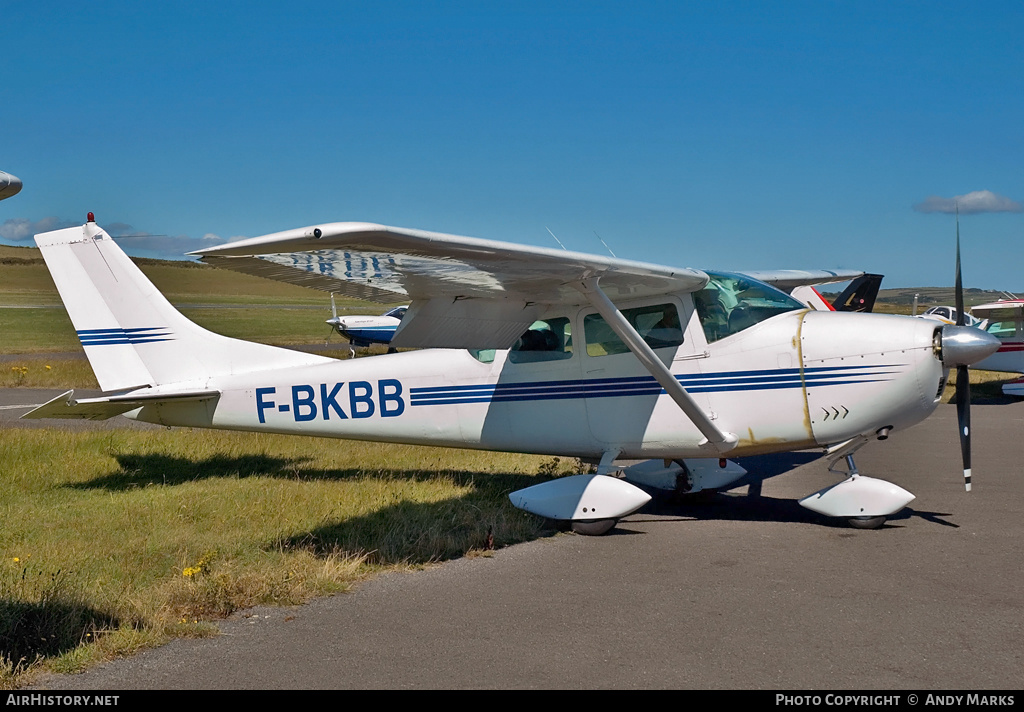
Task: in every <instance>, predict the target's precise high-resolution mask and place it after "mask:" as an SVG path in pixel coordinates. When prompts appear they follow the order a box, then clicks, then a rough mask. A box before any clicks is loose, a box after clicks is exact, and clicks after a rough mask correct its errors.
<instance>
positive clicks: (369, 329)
mask: <svg viewBox="0 0 1024 712" xmlns="http://www.w3.org/2000/svg"><path fill="white" fill-rule="evenodd" d="M408 309H409V306H408V305H405V306H400V307H395V308H394V309H389V310H388V311H386V312H384V313H383V314H381V315H380V316H370V315H365V314H354V315H351V316H338V307H337V306H336V305H335V303H334V294H331V314H332V316H331V318H330V319H328V320H327V323H328V324H330V325H331V329H332V330H334V331H337V332H338V333H339V334H341V335H342V336H344V337H345V338H346V339H348V343H349V356H350V357H354V356H355V355H356V347H357V346H362V347H366V346H371V345H373V344H385V345H389V346H390V344H391V339H392V337H394V335H395V331H397V330H398V326H399V324H401V323H402V317H404V316H405V312H406V311H407V310H408ZM328 338H329V337H328ZM388 353H389V354H390V353H395V349H393V348H389V349H388Z"/></svg>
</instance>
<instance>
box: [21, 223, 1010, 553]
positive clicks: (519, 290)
mask: <svg viewBox="0 0 1024 712" xmlns="http://www.w3.org/2000/svg"><path fill="white" fill-rule="evenodd" d="M36 244H37V245H38V246H39V248H40V249H41V251H42V254H43V257H44V259H45V260H46V263H47V266H48V268H49V269H50V273H51V275H52V276H53V279H54V282H55V283H56V285H57V288H58V290H59V291H60V294H61V298H62V299H63V300H64V304H65V306H66V308H67V311H68V314H69V315H70V317H71V320H72V322H73V323H74V326H75V329H76V330H77V332H78V335H79V338H80V339H81V342H82V345H83V347H84V348H85V353H86V355H87V357H88V358H89V362H90V364H91V365H92V368H93V370H94V371H95V373H96V377H97V379H98V381H99V384H100V387H101V388H102V389H103V390H104V391H105V392H106V395H104V396H103V397H99V398H88V399H76V398H75V397H74V393H73V391H68V392H67V393H64V394H62V395H61V396H59V397H57V398H55V399H53V400H52V401H50V402H48V403H46V404H44V405H42V406H40V407H38V408H36V409H35V410H33V411H31V412H29V413H27V414H26V415H25V416H23V417H25V418H90V419H104V418H109V417H111V416H114V415H117V414H124V415H126V416H127V417H130V418H135V419H137V420H142V421H147V422H153V423H160V424H164V425H177V426H189V427H207V428H224V429H234V430H257V431H269V432H278V433H298V434H305V435H319V436H326V437H336V438H349V439H359V440H374V441H382V442H401V443H419V444H427V445H443V446H452V447H469V448H478V449H486V450H501V451H515V452H527V453H540V454H548V455H559V456H567V457H579V458H583V459H585V460H588V461H591V462H599V463H600V465H599V468H598V474H597V475H577V476H573V477H567V478H561V479H556V480H552V481H550V482H546V483H542V484H539V485H535V486H533V487H529V488H527V489H525V490H520V491H519V492H514V493H512V494H511V495H510V498H511V499H512V501H513V503H514V504H516V506H519V507H521V508H524V509H526V510H528V511H531V512H534V513H536V514H539V515H542V516H546V517H550V518H553V519H561V520H569V521H572V522H573V523H574V525H573V526H574V528H576V529H577V531H582V532H584V533H592V534H597V533H602V532H603V531H607V530H608V529H609V528H611V527H612V526H614V524H615V522H616V521H617V520H618V519H619V518H620V517H623V516H625V515H627V514H630V513H632V512H634V511H636V510H637V509H639V508H640V507H641V506H643V504H645V503H646V502H647V501H648V500H649V499H650V496H649V495H648V494H647V492H646V491H644V490H642V489H640V488H638V487H635V486H634V485H632V484H629V483H628V482H627V481H625V480H624V479H622V478H619V477H613V476H607V475H608V474H612V473H618V472H619V469H618V468H616V466H615V464H614V463H615V461H616V460H637V459H646V458H652V460H651V461H650V462H647V463H644V464H643V465H637V466H635V467H632V468H627V469H626V470H625V473H626V474H627V475H632V476H633V477H634V479H636V480H638V481H640V482H652V483H664V482H666V481H669V482H671V483H673V484H674V485H675V486H677V487H678V489H680V490H683V491H686V490H689V491H695V490H696V489H701V488H707V487H722V486H726V485H727V484H728V483H729V481H730V479H732V480H735V479H736V478H738V477H740V476H742V475H743V474H744V472H745V471H744V470H743V469H742V468H740V467H738V466H735V465H730V464H729V463H728V462H727V461H726V460H725V457H726V456H727V455H728V456H730V457H733V456H735V457H742V456H746V455H755V454H761V453H772V452H783V451H792V450H806V449H812V448H817V449H824V452H826V453H827V454H828V456H829V458H830V462H831V464H835V463H836V462H838V461H839V460H840V459H842V458H845V459H846V463H847V465H848V467H849V471H848V472H846V473H841V474H843V475H846V477H845V479H844V480H843V481H842V482H840V483H838V484H835V485H832V486H829V487H827V488H825V489H823V490H821V491H819V492H816V493H813V494H811V495H809V496H808V497H806V498H805V499H803V500H802V501H801V503H802V504H804V505H805V506H808V507H810V508H811V509H814V510H815V511H819V512H822V513H824V514H828V515H832V516H836V517H844V518H848V519H849V520H850V521H851V522H852V523H853V524H854V525H855V526H862V527H872V526H879V525H881V523H882V522H883V521H884V519H885V517H886V516H888V515H891V514H894V513H895V512H897V511H899V510H900V509H901V508H903V507H904V506H905V505H906V504H907V503H908V502H909V501H910V500H911V499H913V495H911V494H910V493H909V492H906V491H905V490H903V489H901V488H899V487H897V486H896V485H893V484H890V483H887V482H884V481H882V480H878V479H873V478H870V477H864V476H861V475H860V474H859V473H858V472H857V469H856V467H855V466H854V463H853V457H852V454H853V452H854V451H855V450H857V449H858V448H860V447H861V446H862V445H864V444H865V443H867V442H869V441H870V440H872V439H875V438H877V439H880V440H884V439H885V438H886V437H887V436H888V434H889V433H890V432H891V431H892V430H894V429H900V428H906V427H909V426H911V425H913V424H915V423H917V422H919V421H921V420H923V419H924V418H926V417H927V416H928V415H929V414H930V413H931V412H932V411H933V410H934V409H935V407H936V405H937V404H938V402H939V396H940V394H941V393H942V388H943V386H944V384H945V382H946V376H947V373H948V369H949V368H950V367H952V366H956V367H958V368H962V369H964V370H966V364H968V363H972V362H974V361H977V360H980V359H981V358H984V357H985V356H987V355H988V354H990V353H991V352H993V351H995V350H996V349H997V348H998V346H999V343H998V341H997V340H996V339H995V338H994V337H992V336H990V335H988V334H985V333H984V332H981V331H979V330H977V329H970V328H965V327H958V326H952V325H947V326H943V325H940V324H937V323H935V322H932V321H926V320H922V319H912V318H909V317H899V316H890V315H877V314H857V313H848V312H831V311H825V312H821V311H814V310H811V309H809V308H807V307H806V306H805V305H804V304H802V303H800V302H798V301H796V300H795V299H794V298H793V297H791V296H790V295H789V294H786V293H784V292H782V291H779V290H778V289H775V288H774V287H772V286H769V285H768V284H765V283H764V282H759V281H756V280H755V279H753V278H752V277H751V276H749V275H748V276H741V275H736V274H727V273H719V272H705V271H700V270H695V269H678V268H672V267H663V266H660V265H654V264H646V263H641V262H633V261H629V260H623V259H617V258H614V257H601V256H594V255H586V254H580V253H573V252H567V251H562V250H551V249H544V248H536V247H524V246H520V245H514V244H509V243H502V242H493V241H488V240H480V239H475V238H468V237H457V236H453V235H444V234H439V233H431V232H424V231H420V230H409V229H402V228H394V227H385V226H382V225H374V224H367V223H333V224H325V225H319V226H313V227H307V228H300V229H296V230H289V231H286V232H280V233H276V234H273V235H267V236H264V237H257V238H252V239H247V240H242V241H239V242H235V243H231V244H228V245H224V246H221V247H218V248H214V249H209V250H201V251H199V252H197V253H194V254H198V255H200V256H201V257H202V259H203V260H204V261H206V262H209V263H211V264H214V265H217V266H220V267H227V268H230V269H235V270H239V271H243V272H247V273H252V274H259V275H263V276H268V277H273V278H276V279H282V280H285V281H289V282H294V283H298V284H305V285H310V286H316V287H319V288H322V289H325V290H327V291H330V292H336V293H344V294H348V295H350V296H355V297H359V298H362V299H371V300H377V301H380V302H382V303H394V302H396V301H400V300H406V299H408V300H409V301H410V303H411V304H410V307H409V310H408V312H407V313H406V315H405V318H404V319H403V320H402V323H401V326H400V328H399V329H398V331H397V332H396V333H395V336H394V339H393V341H392V344H393V345H394V346H396V347H405V346H408V347H420V349H421V350H416V351H408V352H403V353H397V354H393V355H390V356H381V357H375V358H364V359H356V360H347V361H339V360H336V359H331V358H326V357H321V356H316V355H311V354H305V353H299V352H296V351H290V350H286V349H281V348H275V347H272V346H266V345H262V344H255V343H251V342H246V341H241V340H238V339H232V338H227V337H224V336H220V335H218V334H214V333H211V332H209V331H207V330H205V329H203V328H201V327H199V326H197V325H196V324H194V323H192V322H190V321H189V320H188V319H186V318H185V317H184V316H182V315H181V314H180V313H179V312H178V311H176V310H175V309H174V308H173V307H172V306H171V305H170V303H168V302H167V300H166V299H165V298H164V297H163V295H161V294H160V293H159V292H158V291H157V289H156V288H155V287H154V286H153V285H152V283H150V282H149V281H148V280H147V279H146V277H145V276H144V275H143V274H142V272H140V271H139V270H138V269H137V268H136V267H135V266H134V264H133V263H132V262H131V261H130V260H129V259H128V258H127V257H126V256H125V254H124V253H123V252H122V251H121V250H120V249H119V248H118V247H117V246H116V245H115V244H114V242H113V241H112V240H111V238H110V237H109V236H108V235H107V233H105V232H104V231H103V230H102V229H101V228H100V227H99V226H98V225H96V223H95V222H94V219H93V217H92V215H91V214H90V215H89V221H88V222H87V223H86V224H85V225H82V226H81V227H75V228H68V229H64V230H57V231H54V232H49V233H44V234H40V235H36ZM957 271H958V275H959V265H958V270H957ZM828 274H831V273H824V272H822V273H810V272H809V273H806V275H805V276H806V280H807V283H815V282H821V281H828V280H823V279H822V277H824V276H827V275H828ZM757 276H760V277H761V278H762V279H769V280H770V279H772V278H773V276H774V277H779V279H780V282H784V281H785V280H786V279H787V278H791V277H792V276H793V273H792V272H785V273H758V275H757ZM851 276H852V275H851ZM848 278H849V277H848ZM786 284H787V288H790V287H789V283H786ZM431 347H439V348H431ZM456 349H457V350H456ZM961 380H962V381H963V382H964V383H965V384H966V382H967V379H966V378H964V379H958V384H959V383H960V381H961ZM968 402H969V396H968V398H963V397H962V396H961V397H960V400H959V403H960V406H961V412H963V413H966V412H967V410H966V409H967V404H968ZM968 432H969V431H968ZM967 434H968V433H965V432H964V429H963V428H961V436H962V438H964V442H965V443H966V444H965V448H966V447H967V446H968V445H969V440H966V436H967ZM968 452H969V451H968V450H967V449H965V477H966V482H967V486H968V489H969V488H970V469H969V468H970V464H969V459H968V455H967V454H968ZM709 463H710V466H709ZM719 463H720V464H721V465H722V467H721V468H717V467H715V466H714V465H716V464H719ZM830 469H831V467H830Z"/></svg>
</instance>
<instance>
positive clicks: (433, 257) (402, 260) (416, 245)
mask: <svg viewBox="0 0 1024 712" xmlns="http://www.w3.org/2000/svg"><path fill="white" fill-rule="evenodd" d="M318 234H319V237H318V236H317V235H318ZM190 254H192V255H197V256H199V257H200V258H201V259H202V261H203V262H206V263H208V264H211V265H214V266H217V267H223V268H226V269H231V270H234V271H237V272H244V273H246V274H252V275H257V276H260V277H267V278H270V279H274V280H278V281H282V282H289V283H291V284H298V285H301V286H305V287H313V288H315V289H322V290H324V291H327V292H333V293H335V294H343V295H345V296H349V297H354V298H358V299H364V300H368V301H375V302H380V303H382V304H395V303H397V302H404V301H411V305H410V307H409V311H408V312H407V313H406V315H405V318H404V319H403V320H402V324H401V326H400V327H399V329H398V331H397V332H396V333H395V336H394V338H393V339H392V341H391V344H392V345H393V346H396V347H448V348H480V349H483V348H508V347H509V346H511V345H512V344H513V343H515V340H516V339H517V338H519V336H520V335H521V334H522V333H523V332H524V331H525V330H526V329H527V328H528V327H529V326H530V324H531V323H533V322H534V321H535V320H536V319H537V318H538V317H539V316H540V315H542V314H544V313H545V312H550V311H551V310H552V309H555V308H558V307H565V308H566V309H568V308H571V307H575V306H579V305H582V304H586V303H587V299H586V297H584V296H583V294H582V293H581V292H580V291H579V289H578V288H577V286H576V285H578V284H580V283H581V282H583V280H586V279H590V278H593V277H599V283H600V286H601V289H602V290H603V291H604V292H605V294H607V295H608V297H609V298H610V299H612V300H613V301H615V302H618V301H620V300H626V299H637V298H643V297H650V296H656V295H660V294H669V293H678V292H693V291H697V290H699V289H702V288H703V287H704V286H705V285H706V284H707V282H708V275H707V274H706V273H705V272H702V271H700V270H695V269H685V268H674V267H664V266H661V265H655V264H649V263H644V262H634V261H632V260H623V259H618V258H615V257H603V256H600V255H588V254H583V253H578V252H568V251H565V250H555V249H548V248H543V247H527V246H523V245H516V244H512V243H507V242H497V241H493V240H481V239H478V238H472V237H461V236H457V235H446V234H443V233H436V232H426V231H423V230H411V229H406V228H397V227H388V226H385V225H376V224H372V223H352V222H347V223H329V224H324V225H316V226H310V227H306V228H298V229H295V230H287V231H285V232H278V233H274V234H272V235H265V236H263V237H254V238H251V239H247V240H241V241H238V242H233V243H230V244H227V245H223V246H220V247H215V248H209V249H205V250H198V251H196V252H193V253H190ZM745 274H747V275H749V276H754V277H755V278H757V279H761V280H762V281H768V282H770V283H773V284H775V285H776V286H778V287H780V288H783V289H790V288H792V286H796V285H798V284H821V283H827V282H835V281H843V280H847V279H852V278H853V277H856V276H858V275H859V274H861V273H860V272H849V273H842V272H828V271H818V272H803V271H799V272H798V271H794V270H783V271H777V272H756V273H755V272H748V273H745Z"/></svg>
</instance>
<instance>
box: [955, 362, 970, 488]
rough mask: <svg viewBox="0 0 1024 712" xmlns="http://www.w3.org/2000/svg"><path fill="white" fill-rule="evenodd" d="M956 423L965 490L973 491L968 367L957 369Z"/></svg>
mask: <svg viewBox="0 0 1024 712" xmlns="http://www.w3.org/2000/svg"><path fill="white" fill-rule="evenodd" d="M956 421H957V425H958V426H959V428H960V455H961V456H962V457H963V461H964V488H965V489H966V490H967V491H968V492H970V491H971V377H970V374H969V373H968V369H967V366H957V367H956Z"/></svg>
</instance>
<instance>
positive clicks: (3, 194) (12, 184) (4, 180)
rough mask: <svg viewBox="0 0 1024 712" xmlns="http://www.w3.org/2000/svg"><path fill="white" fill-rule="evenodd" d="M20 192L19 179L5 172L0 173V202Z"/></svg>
mask: <svg viewBox="0 0 1024 712" xmlns="http://www.w3.org/2000/svg"><path fill="white" fill-rule="evenodd" d="M20 190H21V179H20V178H18V177H17V176H12V175H11V174H10V173H7V172H6V171H0V200H4V199H6V198H10V197H11V196H12V195H17V194H18V192H19V191H20Z"/></svg>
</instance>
